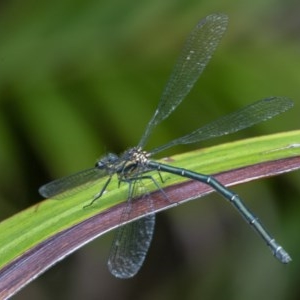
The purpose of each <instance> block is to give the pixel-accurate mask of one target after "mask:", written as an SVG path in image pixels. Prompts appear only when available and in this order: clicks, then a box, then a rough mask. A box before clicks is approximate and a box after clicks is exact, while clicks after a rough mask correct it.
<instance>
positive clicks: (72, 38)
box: [0, 0, 300, 300]
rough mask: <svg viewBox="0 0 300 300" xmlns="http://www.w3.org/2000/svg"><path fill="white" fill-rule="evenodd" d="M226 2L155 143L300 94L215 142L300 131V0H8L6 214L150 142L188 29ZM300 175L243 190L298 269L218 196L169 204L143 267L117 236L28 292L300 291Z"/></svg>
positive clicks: (2, 73) (250, 295) (40, 295)
mask: <svg viewBox="0 0 300 300" xmlns="http://www.w3.org/2000/svg"><path fill="white" fill-rule="evenodd" d="M214 12H223V13H226V14H228V15H229V17H230V23H229V28H228V30H227V33H226V35H225V37H224V39H223V40H222V42H221V44H220V46H219V47H218V49H217V52H216V54H215V55H214V57H213V59H212V61H211V62H210V64H209V66H208V67H207V69H206V70H205V72H204V74H203V75H202V77H201V79H200V80H199V83H198V84H197V85H196V87H195V88H194V89H193V91H192V93H191V94H190V95H189V97H188V99H186V101H185V102H184V103H183V104H182V105H181V106H180V108H179V109H178V110H177V111H176V113H174V115H172V117H170V118H169V119H168V121H166V122H164V123H163V124H162V125H161V126H160V127H159V128H157V130H156V131H155V132H154V136H153V139H151V141H150V143H149V145H147V146H148V149H151V148H152V147H154V146H156V145H160V144H163V143H166V142H168V141H169V140H171V139H173V138H176V137H178V136H180V135H183V134H185V133H188V132H189V131H191V130H192V129H195V128H197V127H199V126H200V125H201V124H205V123H206V122H208V121H210V120H213V119H214V118H216V117H218V116H221V115H222V114H224V113H227V112H230V111H232V110H234V109H237V108H239V107H241V106H242V105H245V104H248V103H250V102H252V101H255V100H258V99H260V98H263V97H267V96H272V95H278V96H288V97H290V98H292V99H294V101H295V108H294V109H293V110H292V111H289V112H287V113H285V114H284V115H282V116H279V117H277V118H275V119H274V120H271V121H269V122H266V123H263V124H262V125H259V126H256V127H255V128H253V129H250V130H247V131H244V132H241V133H238V134H235V135H234V136H233V137H226V138H221V139H219V140H218V141H213V142H214V143H218V142H224V141H229V140H234V139H238V138H245V137H250V136H256V135H262V134H269V133H275V132H279V131H285V130H292V129H298V128H299V111H300V106H299V101H300V91H299V90H298V89H299V83H300V59H299V58H300V2H299V1H296V0H288V1H287V0H285V1H283V0H277V1H276V0H267V1H258V0H253V1H233V0H228V1H223V2H220V1H207V0H206V1H193V0H175V1H174V0H164V1H161V0H159V1H158V0H153V1H133V0H123V1H122V0H102V1H78V0H73V1H68V0H60V1H58V0H53V1H48V2H44V1H33V0H25V1H24V0H23V1H17V0H15V1H13V0H12V1H1V2H0V141H1V146H0V169H1V172H0V205H1V209H0V214H1V219H5V218H7V217H9V216H11V215H12V214H14V213H16V212H18V211H20V210H22V209H24V208H26V207H28V206H30V205H32V204H35V203H37V202H38V201H40V200H41V197H40V196H39V195H38V193H37V189H38V187H39V186H40V185H42V184H44V183H46V182H47V181H49V180H51V179H54V178H57V177H61V176H65V175H68V174H70V173H72V172H76V171H78V170H81V169H84V168H88V167H90V166H93V164H94V163H95V161H96V159H97V158H99V157H100V156H102V155H103V154H105V153H107V151H113V152H117V153H119V152H121V151H123V150H124V149H126V148H127V147H130V146H133V145H136V143H137V142H138V140H139V138H140V136H141V134H142V133H143V130H144V128H145V126H146V124H147V122H148V120H149V119H150V117H151V116H152V113H153V112H154V109H155V107H156V105H157V102H158V100H159V97H160V94H161V92H162V89H163V87H164V84H165V83H166V81H167V78H168V76H169V74H170V71H171V69H172V66H173V64H174V63H175V60H176V57H177V55H178V54H179V51H180V49H181V46H182V43H183V41H184V39H185V37H186V36H187V35H188V33H189V32H190V30H191V29H192V28H193V27H194V26H195V24H196V23H197V21H198V20H199V19H201V18H203V17H205V16H206V15H208V14H210V13H214ZM211 144H212V142H210V143H208V142H207V143H203V145H201V146H208V145H211ZM196 147H199V146H197V145H196V146H195V145H191V146H185V147H182V148H180V147H178V148H177V149H174V150H172V151H170V152H168V153H164V154H163V155H171V154H172V153H180V152H182V151H187V150H190V149H195V148H196ZM199 159H201V158H199ZM299 179H300V172H295V173H292V174H286V175H282V176H279V177H276V178H271V179H265V180H261V181H256V182H252V183H248V184H245V185H243V186H238V187H234V190H235V191H237V192H238V193H239V194H240V195H241V196H242V198H243V199H245V201H246V202H247V203H248V204H249V206H250V207H251V208H252V209H253V210H254V211H255V212H256V213H257V214H258V215H259V216H260V218H261V219H262V220H263V222H264V223H265V224H266V225H267V227H268V228H270V229H271V231H272V232H273V233H274V235H276V237H277V239H278V241H279V242H281V243H282V244H283V245H284V246H285V247H286V248H287V250H288V251H289V252H290V254H291V256H292V257H293V259H294V260H293V262H292V263H291V264H290V265H288V266H282V265H280V264H279V263H278V262H277V261H276V260H275V259H274V258H272V256H271V255H270V252H269V250H268V249H267V247H266V246H265V245H264V244H263V243H262V242H261V241H260V240H259V239H258V238H257V236H256V235H255V234H254V233H253V232H252V231H251V229H249V228H248V226H246V225H245V224H244V221H243V220H241V218H240V216H238V215H237V214H236V212H235V211H234V210H233V209H232V208H231V207H230V206H229V205H228V204H226V203H225V201H224V200H223V199H222V198H221V197H220V196H218V195H215V194H214V195H211V196H209V197H206V198H204V199H202V200H201V201H193V202H191V203H188V204H186V205H182V206H180V207H178V208H175V209H172V210H169V211H167V212H164V213H161V214H158V220H157V227H156V234H155V237H154V240H153V243H152V246H151V249H150V252H149V255H148V257H147V260H146V263H145V265H144V267H143V268H142V269H141V272H140V273H139V274H138V275H137V276H136V277H135V278H133V279H131V280H125V281H122V280H118V279H115V278H113V277H112V276H111V275H110V274H109V272H108V270H107V268H106V259H107V256H108V253H109V247H110V243H111V240H112V237H113V234H112V233H110V234H107V235H106V236H104V237H102V238H100V239H98V240H96V241H94V242H93V243H90V244H89V245H87V246H85V247H84V248H82V249H80V250H79V251H77V252H76V253H74V254H73V255H71V256H69V257H68V258H67V259H65V260H64V261H63V262H61V263H59V264H58V265H57V266H55V267H53V268H52V269H51V270H49V271H47V272H46V273H45V274H44V275H42V276H41V277H40V278H38V279H37V280H35V281H34V282H32V283H31V284H30V285H29V286H27V287H26V288H25V289H23V290H22V291H21V292H20V293H18V294H17V295H16V296H15V297H14V299H18V300H21V299H42V300H43V299H53V298H55V299H57V300H59V299H143V300H144V299H145V300H146V299H243V300H245V299H264V300H267V299H273V300H276V299H299V295H300V291H299V285H298V278H299V276H300V260H299V247H300V235H299V233H298V228H299V226H300V218H299V216H300V207H299V196H300V188H299Z"/></svg>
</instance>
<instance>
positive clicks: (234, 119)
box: [151, 97, 293, 154]
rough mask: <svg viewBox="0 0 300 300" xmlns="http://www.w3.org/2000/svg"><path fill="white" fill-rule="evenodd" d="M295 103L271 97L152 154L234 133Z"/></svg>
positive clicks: (286, 99)
mask: <svg viewBox="0 0 300 300" xmlns="http://www.w3.org/2000/svg"><path fill="white" fill-rule="evenodd" d="M292 106H293V101H292V100H290V99H288V98H286V97H271V98H266V99H262V100H259V101H257V102H254V103H252V104H250V105H247V106H245V107H243V108H241V109H239V110H237V111H235V112H233V113H231V114H228V115H225V116H223V117H221V118H219V119H217V120H215V121H213V122H211V123H209V124H207V125H204V126H203V127H200V128H199V129H197V130H195V131H193V132H192V133H190V134H188V135H185V136H183V137H181V138H178V139H176V140H173V141H171V142H170V143H168V144H166V145H163V146H160V147H158V148H156V149H154V150H153V151H151V153H152V154H155V153H158V152H160V151H163V150H165V149H167V148H170V147H172V146H175V145H179V144H189V143H196V142H200V141H203V140H207V139H211V138H214V137H218V136H222V135H226V134H230V133H234V132H236V131H239V130H242V129H244V128H247V127H250V126H253V125H254V124H257V123H260V122H262V121H265V120H268V119H270V118H273V117H274V116H276V115H278V114H280V113H282V112H284V111H286V110H288V109H290V108H291V107H292Z"/></svg>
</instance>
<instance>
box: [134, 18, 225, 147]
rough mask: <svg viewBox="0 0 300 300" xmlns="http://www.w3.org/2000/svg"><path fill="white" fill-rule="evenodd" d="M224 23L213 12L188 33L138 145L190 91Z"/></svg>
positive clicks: (207, 59)
mask: <svg viewBox="0 0 300 300" xmlns="http://www.w3.org/2000/svg"><path fill="white" fill-rule="evenodd" d="M227 23H228V17H227V16H226V15H223V14H213V15H210V16H207V17H206V18H204V19H203V20H201V21H200V22H199V23H198V24H197V26H196V27H195V28H194V30H193V31H192V32H191V33H190V35H189V36H188V38H187V40H186V42H185V45H184V48H183V49H182V52H181V54H180V56H179V58H178V61H177V63H176V65H175V67H174V69H173V72H172V73H171V76H170V78H169V81H168V82H167V85H166V87H165V89H164V92H163V94H162V96H161V99H160V102H159V104H158V107H157V109H156V111H155V113H154V115H153V117H152V119H151V120H150V122H149V123H148V126H147V128H146V131H145V133H144V135H143V136H142V138H141V140H140V142H139V144H138V146H139V147H142V148H143V146H144V145H145V143H146V141H147V139H148V137H149V135H150V133H151V131H152V129H153V128H154V126H156V125H157V124H158V123H160V122H161V121H162V120H164V119H165V118H167V117H168V116H169V115H170V114H171V113H172V111H173V110H174V109H175V108H176V107H177V106H178V105H179V104H180V102H181V101H182V100H183V99H184V98H185V96H186V95H187V94H188V93H189V92H190V90H191V89H192V87H193V85H194V84H195V82H196V80H197V79H198V78H199V76H200V75H201V73H202V71H203V70H204V68H205V67H206V65H207V64H208V62H209V60H210V58H211V56H212V54H213V53H214V51H215V49H216V47H217V45H218V43H219V41H220V40H221V38H222V36H223V34H224V32H225V30H226V27H227Z"/></svg>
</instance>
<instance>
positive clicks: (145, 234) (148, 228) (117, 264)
mask: <svg viewBox="0 0 300 300" xmlns="http://www.w3.org/2000/svg"><path fill="white" fill-rule="evenodd" d="M154 226H155V214H151V215H148V216H146V217H144V218H142V219H139V220H137V221H135V222H132V223H129V224H127V225H124V226H122V227H120V228H118V229H117V232H116V235H115V239H114V242H113V244H112V249H111V251H110V256H109V259H108V268H109V271H110V272H111V274H113V275H114V276H115V277H118V278H130V277H133V276H134V275H135V274H136V273H137V272H138V271H139V269H140V268H141V266H142V264H143V262H144V260H145V257H146V254H147V252H148V249H149V247H150V244H151V240H152V236H153V231H154Z"/></svg>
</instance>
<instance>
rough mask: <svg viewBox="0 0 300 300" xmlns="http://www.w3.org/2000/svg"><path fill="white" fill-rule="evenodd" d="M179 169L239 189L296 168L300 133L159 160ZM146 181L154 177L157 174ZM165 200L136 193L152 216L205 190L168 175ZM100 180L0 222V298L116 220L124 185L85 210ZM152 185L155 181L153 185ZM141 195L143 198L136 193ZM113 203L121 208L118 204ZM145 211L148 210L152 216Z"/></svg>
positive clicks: (114, 185) (136, 211)
mask: <svg viewBox="0 0 300 300" xmlns="http://www.w3.org/2000/svg"><path fill="white" fill-rule="evenodd" d="M162 161H163V162H164V163H168V164H171V165H174V166H178V167H181V168H186V169H189V170H193V171H195V172H199V173H200V172H201V173H204V174H217V175H216V177H217V178H218V180H219V181H221V182H222V183H224V184H225V185H232V184H236V183H241V182H246V181H250V180H254V179H258V178H261V177H267V176H272V175H276V174H280V173H284V172H289V171H293V170H296V169H299V168H300V131H299V130H298V131H291V132H284V133H279V134H273V135H268V136H262V137H257V138H252V139H247V140H241V141H237V142H232V143H226V144H222V145H219V146H214V147H210V148H204V149H200V150H196V151H193V152H188V153H184V154H180V155H176V156H173V157H168V158H165V159H163V160H162ZM149 175H153V176H156V177H155V178H157V180H159V176H158V174H157V172H151V173H149ZM161 175H162V176H163V179H164V183H161V185H162V187H163V188H164V191H165V194H167V196H168V199H166V197H165V194H163V193H161V191H156V192H155V189H157V188H156V186H155V185H154V184H153V182H152V181H151V180H148V181H147V180H144V182H143V186H141V188H144V189H146V191H147V193H150V192H153V191H154V192H153V193H152V194H151V199H152V202H153V207H154V210H155V211H159V210H162V209H166V208H167V207H171V206H174V205H177V204H178V203H180V202H184V201H187V200H191V199H195V198H199V197H201V196H203V195H205V194H207V193H209V192H211V191H212V190H211V188H210V187H208V186H206V185H204V184H201V183H199V182H192V181H190V180H187V179H185V178H181V177H178V176H174V175H171V174H161ZM106 180H107V178H103V179H100V180H99V181H98V182H96V184H93V185H90V186H89V185H86V186H82V187H80V188H79V189H78V192H77V193H75V194H74V193H73V194H71V193H70V195H66V197H65V198H64V199H63V200H55V199H47V200H44V201H42V202H40V203H38V204H36V205H34V206H32V207H30V208H28V209H26V210H24V211H22V212H20V213H18V214H16V215H14V216H12V217H11V218H9V219H7V220H5V221H3V222H1V223H0V245H1V248H0V266H1V269H0V298H1V299H2V298H6V297H8V296H12V295H14V294H15V293H16V292H17V291H18V290H19V289H21V288H22V287H24V286H25V285H26V284H28V283H29V282H30V281H32V280H33V279H34V278H36V277H37V276H38V275H39V274H41V273H42V272H44V271H45V270H47V269H48V268H49V267H50V266H51V265H53V264H55V263H56V262H58V261H59V260H61V259H63V258H64V257H65V256H67V255H68V254H70V253H72V252H74V251H75V250H76V249H78V248H80V247H81V246H83V245H84V244H86V243H88V242H89V241H91V240H93V239H95V238H96V237H98V236H100V235H102V234H104V233H105V232H107V231H110V230H112V229H114V228H116V227H117V226H119V225H120V224H119V222H120V219H121V214H122V211H123V208H124V207H125V205H126V199H127V195H128V186H127V184H121V186H120V187H118V182H117V179H116V178H114V179H113V180H112V182H111V183H110V184H109V186H108V188H107V191H106V193H105V194H104V195H103V196H102V198H100V199H99V200H97V201H96V202H95V203H94V204H93V205H92V206H89V207H87V208H83V207H84V206H85V205H87V204H89V203H90V202H91V200H92V198H93V196H94V195H95V194H96V193H97V192H99V190H100V189H101V187H102V186H103V185H104V183H105V182H106ZM158 182H159V181H158ZM141 193H142V191H141ZM143 199H144V198H143V197H141V198H140V199H136V201H133V203H132V205H133V213H132V214H131V216H130V220H128V221H131V220H133V219H137V218H139V217H142V216H144V215H146V214H147V213H149V212H151V211H150V208H149V205H148V204H147V201H143ZM118 204H120V205H118ZM153 207H152V206H151V209H153Z"/></svg>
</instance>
